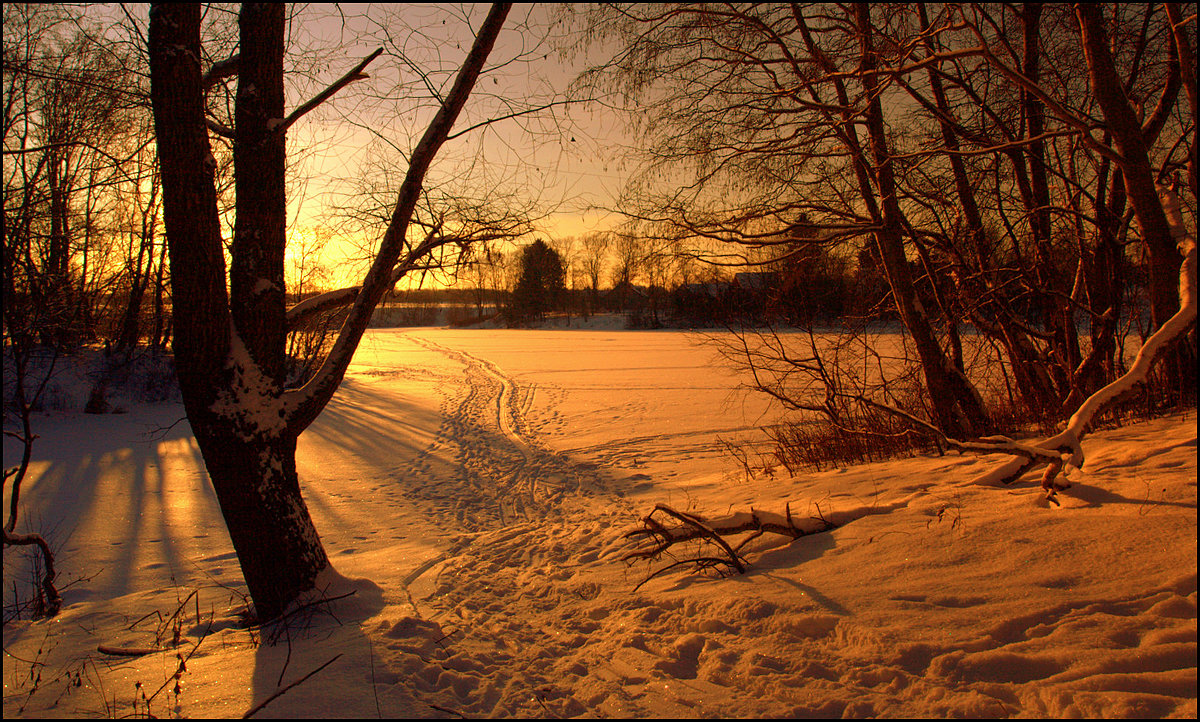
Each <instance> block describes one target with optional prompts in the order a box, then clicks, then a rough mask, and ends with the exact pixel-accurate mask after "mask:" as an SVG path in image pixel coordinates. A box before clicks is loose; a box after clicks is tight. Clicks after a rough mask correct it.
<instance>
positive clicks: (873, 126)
mask: <svg viewBox="0 0 1200 722" xmlns="http://www.w3.org/2000/svg"><path fill="white" fill-rule="evenodd" d="M855 8H856V9H855V12H856V13H857V19H858V26H859V32H860V34H861V38H862V41H861V42H862V83H863V90H864V91H865V93H866V97H867V107H866V110H865V113H864V115H865V120H866V125H867V131H868V133H869V137H870V143H871V156H872V162H873V164H872V165H873V168H872V170H873V171H874V178H873V180H874V183H875V188H876V192H877V193H878V198H879V221H880V228H879V229H878V230H876V231H875V242H876V245H877V247H878V249H879V255H880V259H881V260H882V262H883V267H884V270H885V272H886V274H887V278H888V283H889V284H890V286H891V289H892V297H893V299H894V301H895V303H896V310H897V311H898V312H899V313H900V319H901V321H903V323H904V327H905V328H907V329H908V332H909V334H910V335H911V336H912V339H913V343H914V344H915V345H916V347H917V354H918V355H919V356H920V359H921V369H922V371H923V372H924V375H925V385H926V388H927V389H928V390H929V398H930V404H931V406H932V411H933V415H934V417H935V418H936V420H937V423H938V425H939V426H940V427H941V428H943V429H954V430H955V433H963V434H966V435H968V436H979V435H985V434H988V433H990V428H991V423H990V421H989V419H988V416H987V412H986V411H985V410H984V408H983V401H982V399H981V398H980V397H979V394H978V392H977V391H976V390H975V388H974V387H973V386H971V384H970V382H969V381H968V380H967V379H966V377H965V376H964V375H963V374H962V373H960V372H958V371H957V369H955V368H954V367H953V366H952V365H951V363H950V360H949V359H948V358H947V357H946V353H945V351H944V350H943V349H942V347H941V344H940V343H938V340H937V336H936V335H935V334H934V332H933V327H932V325H931V324H930V322H929V317H928V315H927V314H926V313H925V309H924V307H923V306H922V304H921V302H920V300H919V299H918V298H917V294H916V288H915V286H914V284H913V278H912V273H911V272H910V271H909V267H908V258H907V256H906V254H905V251H904V238H903V230H902V229H903V225H902V217H903V211H902V210H901V209H900V203H899V201H898V199H897V195H896V193H897V191H896V184H895V178H894V172H893V170H892V156H891V153H890V152H889V151H888V147H887V137H886V129H885V127H884V123H883V106H882V104H881V102H880V100H879V93H878V87H877V85H878V84H877V81H876V77H875V74H874V71H875V66H876V60H875V51H874V48H873V43H872V40H871V32H872V28H871V9H870V6H869V5H867V4H865V3H860V4H858V5H856V6H855Z"/></svg>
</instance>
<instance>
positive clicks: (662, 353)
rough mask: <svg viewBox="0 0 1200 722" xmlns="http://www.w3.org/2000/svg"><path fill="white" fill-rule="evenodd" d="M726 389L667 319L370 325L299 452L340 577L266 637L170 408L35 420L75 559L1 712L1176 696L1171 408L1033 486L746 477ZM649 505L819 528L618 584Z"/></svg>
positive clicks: (808, 712) (22, 644) (927, 708)
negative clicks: (1054, 495)
mask: <svg viewBox="0 0 1200 722" xmlns="http://www.w3.org/2000/svg"><path fill="white" fill-rule="evenodd" d="M737 383H738V382H737V379H736V378H734V377H732V376H731V375H729V374H728V373H726V372H723V371H722V370H721V369H720V368H719V367H717V366H716V365H715V364H714V363H713V352H712V350H711V349H709V348H706V347H703V346H700V345H697V344H696V343H695V339H694V338H693V337H691V336H689V335H688V334H685V333H681V332H622V331H603V330H598V331H497V330H449V329H420V330H415V329H412V330H395V329H392V330H377V331H372V332H370V333H369V334H368V336H367V338H366V340H365V341H364V344H363V346H362V348H361V349H360V351H359V353H358V355H357V357H356V359H355V364H354V366H353V367H352V369H351V372H350V373H349V374H348V376H347V379H346V382H345V383H344V385H343V387H342V389H341V391H340V392H339V394H338V396H337V397H336V398H335V399H334V401H333V402H332V403H331V404H330V406H329V407H328V409H327V410H326V411H325V413H324V414H323V415H322V417H321V418H320V419H319V420H318V421H317V423H316V424H315V425H314V426H313V427H312V428H311V429H310V430H309V431H308V432H306V433H305V435H304V436H303V437H302V438H301V443H300V449H299V456H298V463H299V467H300V475H301V481H302V484H303V485H304V489H305V495H306V498H307V499H308V503H309V505H310V508H311V510H312V513H313V516H314V518H315V521H316V524H317V527H318V529H319V530H320V531H321V533H322V535H323V539H324V542H325V544H326V547H327V549H328V551H329V553H330V556H331V558H332V559H333V562H334V564H335V566H336V568H337V570H338V571H339V572H340V573H341V574H342V575H345V576H346V577H351V578H359V579H365V580H369V581H370V583H367V582H360V583H357V584H356V585H353V586H356V587H357V589H358V592H357V593H356V594H355V595H354V596H353V597H350V598H348V599H343V600H340V601H337V602H335V603H334V604H333V605H332V608H331V609H329V610H325V609H320V608H309V609H307V610H304V611H302V612H301V613H299V614H297V615H295V616H294V617H292V619H291V623H290V624H289V625H287V626H286V627H275V628H269V629H246V628H244V626H242V625H241V624H240V617H239V613H240V612H241V611H243V610H244V608H245V602H244V598H243V589H244V588H243V586H242V583H241V579H240V574H239V571H238V567H237V562H236V559H234V558H233V553H232V548H231V545H230V543H229V541H228V538H227V536H226V533H225V530H224V526H223V523H222V521H221V518H220V514H219V512H218V510H217V505H216V500H215V499H214V497H213V494H212V492H211V491H210V489H209V487H208V485H207V481H206V479H205V476H204V471H203V465H202V463H201V461H200V458H199V455H198V452H197V449H196V446H195V443H194V441H193V440H192V439H191V437H190V435H189V433H188V427H187V424H186V422H185V421H184V422H179V423H176V422H178V421H179V419H180V417H181V416H182V407H181V406H179V405H175V404H160V405H140V406H134V407H131V408H130V409H129V413H127V414H119V415H105V416H86V415H83V414H73V413H72V414H68V413H61V412H58V413H52V414H44V415H40V416H39V417H38V418H37V419H36V420H35V421H36V424H37V429H36V430H37V432H38V433H39V434H41V438H40V439H39V440H38V442H37V445H36V447H35V457H36V461H35V465H34V468H33V472H32V477H31V479H29V480H27V481H26V485H25V489H24V492H23V499H24V500H25V503H24V505H23V506H24V508H23V510H22V517H23V519H25V520H30V521H40V524H39V525H38V526H39V527H40V528H42V529H48V530H50V536H51V537H52V539H53V540H54V541H55V543H56V544H57V545H58V546H59V548H60V551H59V556H58V560H59V565H60V568H61V570H62V575H61V576H60V581H62V580H70V579H75V578H79V577H85V579H82V580H80V581H78V582H77V583H75V584H73V585H72V586H70V587H69V588H67V589H66V591H65V593H64V599H65V607H64V609H63V611H62V613H61V614H60V615H59V616H58V617H57V618H55V619H54V620H52V621H49V622H45V621H42V622H33V623H31V622H28V621H20V622H13V623H9V624H7V625H5V627H4V667H3V674H4V708H3V712H4V716H5V718H9V717H33V716H127V715H139V714H145V713H147V712H148V713H150V714H153V715H155V716H160V717H161V716H186V717H228V716H237V715H241V714H243V713H244V712H246V711H247V710H249V709H250V708H252V707H253V706H254V705H256V704H258V703H260V702H262V701H263V700H266V699H267V698H268V697H270V696H271V695H272V694H273V693H275V692H276V691H277V689H279V688H280V687H281V686H284V687H286V686H287V685H289V684H291V683H293V682H295V681H296V680H299V679H301V678H302V677H304V676H305V675H307V674H309V673H310V672H312V671H313V670H315V669H317V668H318V667H321V665H324V664H325V663H327V662H329V661H330V660H333V661H332V663H330V664H328V666H325V667H324V668H322V669H321V670H320V671H319V672H317V673H316V674H315V675H313V676H311V677H310V678H308V679H307V680H306V681H305V682H303V683H302V684H300V685H298V686H295V687H294V688H292V689H290V690H289V691H287V692H286V693H285V694H283V695H282V696H279V697H278V698H276V699H275V700H273V701H272V702H271V703H270V704H269V705H267V706H266V707H265V708H264V709H262V710H261V711H260V712H258V714H257V716H260V717H267V716H286V717H375V716H383V717H410V716H415V717H454V716H457V715H464V716H468V717H483V716H506V717H507V716H552V717H559V716H601V717H646V716H652V717H700V716H703V717H749V716H772V717H805V716H895V717H899V716H916V717H925V716H989V717H990V716H1046V717H1051V716H1055V717H1056V716H1095V717H1114V716H1137V717H1143V716H1150V717H1164V716H1165V717H1187V718H1192V717H1194V716H1195V714H1196V668H1197V665H1196V655H1197V648H1196V641H1197V640H1196V588H1197V584H1196V572H1197V562H1196V541H1197V535H1196V520H1197V517H1196V418H1195V415H1194V414H1188V415H1185V416H1175V417H1170V418H1165V419H1159V420H1155V421H1151V422H1148V423H1143V424H1138V425H1135V426H1130V427H1126V428H1122V429H1117V430H1110V431H1102V432H1098V433H1096V434H1095V435H1093V436H1091V437H1089V438H1088V439H1086V440H1085V442H1084V448H1085V451H1086V452H1087V464H1086V466H1085V470H1084V471H1083V472H1075V473H1073V474H1072V475H1071V477H1070V480H1071V482H1072V484H1073V486H1072V487H1071V488H1070V489H1067V490H1066V491H1065V492H1062V493H1061V494H1060V499H1061V502H1062V504H1061V506H1057V507H1056V506H1048V505H1047V504H1046V503H1045V502H1044V500H1043V499H1042V493H1041V490H1040V488H1039V486H1038V483H1037V479H1027V480H1023V481H1022V482H1019V483H1017V484H1015V485H1013V486H1011V487H1002V488H994V487H983V486H972V485H971V484H970V480H971V479H972V478H974V477H975V476H977V475H979V473H980V472H981V471H984V470H986V469H988V468H990V467H991V466H993V465H995V464H996V463H998V461H999V459H996V458H991V459H988V458H973V457H958V456H947V457H942V458H936V457H932V458H920V459H915V460H903V461H893V462H887V463H879V464H873V465H869V466H861V467H854V468H849V469H841V470H836V471H831V472H825V473H820V474H812V475H806V476H803V477H796V478H792V477H789V476H786V475H785V474H783V473H781V472H777V473H775V474H774V475H770V474H765V473H764V474H759V475H758V476H756V477H754V478H747V477H746V474H745V473H744V472H743V469H742V468H741V467H740V466H739V465H738V464H737V463H736V462H735V461H733V460H732V459H730V458H729V457H728V456H727V455H725V454H723V453H722V451H721V446H720V443H719V439H737V438H742V437H748V436H750V435H752V434H753V433H754V431H753V430H754V428H755V427H756V426H757V425H758V424H760V423H762V422H763V421H764V420H768V419H770V406H769V405H768V404H767V403H766V402H765V401H764V400H763V399H760V398H757V397H754V396H749V395H747V394H746V393H745V392H742V391H739V390H737V388H736V387H737ZM15 459H16V456H15V447H14V446H12V445H11V444H10V441H9V440H8V439H6V440H5V461H6V464H11V463H14V462H15ZM659 502H665V503H668V504H670V505H672V506H673V507H674V508H676V509H679V510H682V511H692V512H695V513H699V514H709V515H721V514H724V513H726V512H728V511H738V510H746V509H748V508H749V507H750V506H754V507H756V508H759V509H763V510H767V511H774V512H783V511H784V506H785V504H786V503H790V508H791V511H792V513H793V514H794V515H797V516H803V517H808V516H812V515H817V514H820V515H824V516H825V517H826V518H830V519H837V520H839V521H840V522H842V523H841V524H840V526H838V527H837V528H835V529H833V530H832V531H830V532H828V533H825V534H818V535H814V536H810V537H805V538H802V539H799V540H796V541H787V540H770V539H767V538H766V537H762V538H760V539H758V540H756V542H755V543H756V544H757V545H758V546H757V547H755V548H754V550H753V551H752V552H750V553H749V554H748V557H749V560H750V562H751V564H752V567H751V569H750V570H749V572H748V573H747V574H746V575H744V576H733V577H726V578H713V577H704V576H697V575H693V574H689V573H687V572H686V571H684V570H682V569H680V570H676V571H672V572H670V573H666V574H663V575H660V576H657V577H655V578H654V579H652V580H650V581H648V582H646V583H645V584H643V585H641V586H640V587H638V588H637V589H636V590H635V587H637V585H638V584H639V582H642V581H643V580H644V579H645V578H646V577H647V576H648V575H649V574H650V573H651V572H652V571H654V570H656V569H658V568H659V567H661V566H664V565H665V564H667V563H668V562H669V561H671V560H669V559H663V560H659V561H657V562H654V563H646V562H641V563H637V564H633V565H627V564H626V563H624V562H623V561H622V560H621V558H622V556H623V555H624V554H625V553H627V552H628V551H630V549H631V546H630V543H629V542H625V541H623V538H622V534H623V533H624V532H625V531H628V530H629V529H631V528H633V527H635V526H636V524H637V522H638V519H639V517H641V516H643V515H645V514H646V513H647V512H649V511H650V510H651V509H652V508H653V507H654V505H655V504H656V503H659ZM7 504H8V499H7V498H6V499H5V506H6V508H7ZM678 551H679V553H680V555H682V554H685V553H687V552H688V551H689V550H686V549H679V550H678ZM17 555H18V552H15V551H14V550H12V549H9V550H6V551H5V564H4V569H5V577H4V585H5V589H6V592H5V600H6V602H9V601H10V600H11V597H12V584H13V582H14V577H15V578H16V579H15V580H16V581H17V582H18V583H21V582H24V581H25V579H24V575H23V574H22V573H21V571H20V569H21V565H20V564H18V563H16V559H17V558H18V556H17ZM342 586H343V587H344V586H345V585H342ZM339 588H340V587H339ZM177 635H178V637H179V642H180V644H179V646H178V647H176V648H171V649H169V650H168V651H160V652H155V653H151V654H146V655H143V656H139V657H128V656H114V655H110V654H105V653H102V652H101V651H99V648H100V647H105V648H106V649H109V650H110V651H115V650H116V649H120V648H125V649H128V648H135V647H167V646H169V645H170V644H171V643H172V642H173V641H174V639H175V637H176V636H177ZM181 659H182V660H183V664H182V667H183V670H182V671H181V672H180V671H179V670H180V668H181ZM177 673H178V674H177ZM177 681H178V686H176V682H177ZM143 695H144V696H143Z"/></svg>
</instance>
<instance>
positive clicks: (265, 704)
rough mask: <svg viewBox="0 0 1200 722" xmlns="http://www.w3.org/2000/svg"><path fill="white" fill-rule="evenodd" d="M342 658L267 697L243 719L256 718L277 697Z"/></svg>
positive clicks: (334, 658)
mask: <svg viewBox="0 0 1200 722" xmlns="http://www.w3.org/2000/svg"><path fill="white" fill-rule="evenodd" d="M341 656H342V655H341V654H337V655H335V656H334V657H333V659H331V660H329V661H328V662H326V663H325V664H322V665H321V666H320V667H317V668H316V669H314V670H313V671H311V672H309V673H308V674H306V675H304V676H303V677H301V678H300V679H298V680H296V681H295V682H292V683H291V684H289V685H288V686H286V687H284V688H283V689H278V690H275V692H274V693H273V694H272V695H271V696H270V697H267V698H266V699H264V700H263V701H262V702H259V703H258V704H256V705H254V706H253V707H251V708H250V709H248V710H247V711H246V714H244V715H242V719H249V718H250V717H253V716H254V715H255V714H257V713H258V712H259V711H261V710H262V708H263V707H266V706H267V705H268V704H270V703H271V702H273V701H274V700H275V698H276V697H280V696H282V695H283V694H284V693H285V692H287V691H288V690H290V689H291V688H292V687H295V686H297V685H300V684H303V683H304V682H305V681H306V680H307V679H308V678H309V677H311V676H313V675H314V674H316V673H317V672H320V671H321V670H322V669H325V668H326V667H328V666H329V665H331V664H333V663H334V662H336V661H337V660H338V657H341Z"/></svg>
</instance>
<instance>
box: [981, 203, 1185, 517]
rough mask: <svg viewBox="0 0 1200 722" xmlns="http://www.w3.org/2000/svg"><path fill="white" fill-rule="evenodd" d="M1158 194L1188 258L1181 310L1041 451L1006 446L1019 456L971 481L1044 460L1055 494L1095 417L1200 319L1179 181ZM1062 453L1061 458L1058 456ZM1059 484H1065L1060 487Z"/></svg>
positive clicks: (995, 479)
mask: <svg viewBox="0 0 1200 722" xmlns="http://www.w3.org/2000/svg"><path fill="white" fill-rule="evenodd" d="M1159 197H1160V198H1161V200H1162V204H1163V210H1164V211H1165V212H1166V215H1167V221H1168V223H1170V226H1171V235H1172V236H1174V238H1175V241H1176V243H1177V244H1178V246H1179V250H1180V252H1181V253H1182V254H1183V257H1184V258H1183V263H1182V264H1181V266H1180V269H1179V310H1178V311H1177V312H1176V313H1175V315H1174V316H1172V317H1171V318H1169V319H1167V321H1166V323H1164V324H1163V325H1162V326H1160V327H1159V328H1158V330H1157V331H1155V332H1154V333H1153V334H1152V335H1151V336H1150V338H1148V339H1146V341H1145V343H1143V344H1142V347H1141V349H1139V350H1138V354H1137V358H1136V359H1134V362H1133V365H1132V366H1131V367H1130V369H1129V371H1127V372H1126V373H1125V374H1124V375H1123V376H1121V377H1120V378H1118V379H1117V380H1115V381H1113V382H1112V383H1110V384H1108V385H1107V386H1105V387H1104V388H1102V389H1100V390H1099V391H1097V392H1096V393H1094V394H1092V395H1091V396H1089V397H1088V398H1087V399H1086V400H1085V401H1084V402H1083V403H1082V404H1081V405H1080V406H1079V409H1078V410H1077V411H1076V412H1075V413H1074V414H1072V415H1071V419H1070V420H1069V421H1068V422H1067V427H1066V428H1065V429H1064V430H1063V431H1062V432H1060V433H1059V434H1057V435H1055V436H1052V437H1051V438H1049V439H1046V440H1045V441H1041V442H1038V443H1036V444H1033V445H1032V446H1030V445H1025V446H1026V447H1027V448H1029V449H1037V450H1040V452H1042V453H1040V454H1039V455H1036V456H1034V455H1031V454H1028V453H1025V452H1024V451H1023V450H1019V449H1018V448H1016V446H1015V445H1014V446H1013V448H1012V449H1011V450H1009V449H999V448H998V449H996V450H998V451H999V450H1005V451H1009V452H1010V453H1013V454H1015V455H1016V456H1015V457H1014V458H1013V459H1010V460H1009V461H1008V462H1006V463H1005V464H1003V465H1001V466H999V467H997V468H995V469H992V470H991V471H989V472H987V473H985V474H983V475H981V476H979V477H977V478H975V479H974V480H973V481H972V483H974V484H985V485H992V484H996V483H1005V484H1007V483H1010V482H1012V481H1014V480H1015V479H1017V478H1018V477H1019V476H1021V475H1022V474H1024V473H1025V472H1026V471H1029V470H1030V469H1032V468H1033V467H1034V466H1035V465H1037V464H1038V463H1039V462H1042V463H1048V467H1047V469H1046V473H1045V475H1044V476H1043V477H1042V487H1043V488H1044V489H1045V490H1046V493H1047V496H1048V498H1051V499H1053V497H1054V490H1055V477H1056V476H1057V475H1058V472H1059V471H1060V470H1061V469H1062V468H1063V466H1064V465H1070V466H1074V467H1076V468H1082V466H1083V463H1084V457H1083V449H1082V446H1081V443H1080V442H1081V441H1082V439H1083V437H1084V435H1085V434H1087V432H1088V431H1089V430H1090V428H1091V425H1092V423H1093V422H1094V421H1095V419H1096V417H1097V416H1099V415H1100V414H1101V413H1103V412H1104V411H1105V410H1107V409H1108V408H1110V407H1111V406H1113V405H1115V404H1116V403H1118V402H1119V401H1121V400H1123V399H1125V398H1127V397H1128V396H1129V395H1130V394H1132V393H1134V391H1135V390H1136V389H1137V387H1138V386H1140V385H1141V384H1144V383H1145V382H1146V380H1147V378H1149V376H1150V371H1151V369H1153V367H1154V362H1155V361H1156V360H1157V359H1158V357H1159V356H1160V355H1162V353H1163V351H1164V350H1166V349H1167V347H1168V346H1169V344H1170V343H1171V342H1172V341H1174V340H1175V339H1177V338H1179V337H1181V336H1183V335H1184V334H1186V333H1187V332H1188V329H1190V328H1191V327H1192V326H1193V325H1194V324H1195V322H1196V238H1195V236H1194V235H1193V234H1192V233H1190V232H1189V231H1188V230H1187V227H1186V226H1185V225H1184V222H1183V214H1182V212H1181V211H1180V201H1179V195H1178V193H1176V191H1175V188H1174V186H1170V187H1168V186H1159ZM1056 455H1058V456H1059V458H1058V459H1057V460H1055V459H1053V458H1052V457H1053V456H1056ZM1058 488H1065V487H1063V486H1059V487H1058Z"/></svg>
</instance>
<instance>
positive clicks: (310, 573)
mask: <svg viewBox="0 0 1200 722" xmlns="http://www.w3.org/2000/svg"><path fill="white" fill-rule="evenodd" d="M196 442H197V443H198V444H199V446H200V452H201V453H202V454H203V456H204V465H205V467H207V469H208V474H209V477H210V478H211V479H212V484H213V488H214V489H215V490H216V494H217V500H218V501H219V502H220V504H221V513H222V515H223V516H224V517H225V524H226V526H227V527H228V528H229V536H230V538H231V539H232V540H233V548H234V550H235V551H236V552H237V555H238V562H239V564H241V567H242V575H243V576H244V577H245V580H246V586H247V587H248V588H249V590H250V596H251V598H252V599H254V609H255V613H256V614H257V616H258V618H259V619H272V618H274V617H276V616H278V615H279V614H280V613H282V612H283V611H284V609H285V608H286V606H287V604H288V603H289V602H290V601H291V600H293V599H295V598H296V596H297V595H299V594H301V593H303V592H305V591H307V590H309V589H312V588H313V583H314V581H315V579H316V577H317V575H318V574H319V573H320V572H321V571H322V570H324V569H325V568H326V567H327V566H329V558H328V557H327V556H326V554H325V548H324V547H323V546H322V544H321V539H320V537H319V536H318V535H317V530H316V527H315V526H314V525H313V522H312V518H311V516H310V515H309V513H308V506H307V505H306V504H305V503H304V499H303V497H302V496H301V494H300V482H299V479H298V478H297V476H296V439H295V437H292V436H290V435H288V434H269V435H263V436H261V437H257V438H245V437H243V436H241V435H239V434H238V433H237V432H236V431H233V430H232V429H230V428H229V426H228V425H222V427H218V428H208V429H203V430H201V431H199V432H197V434H196Z"/></svg>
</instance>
